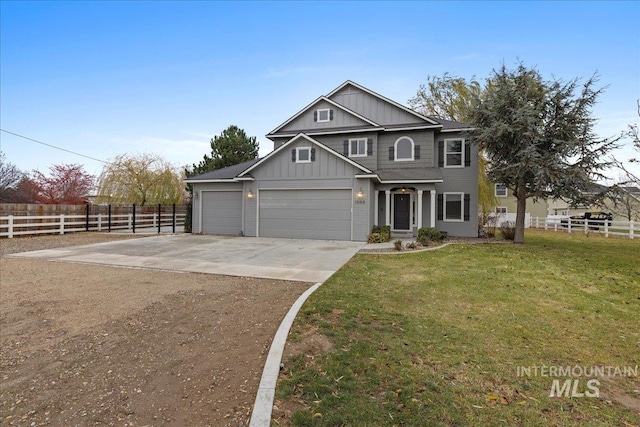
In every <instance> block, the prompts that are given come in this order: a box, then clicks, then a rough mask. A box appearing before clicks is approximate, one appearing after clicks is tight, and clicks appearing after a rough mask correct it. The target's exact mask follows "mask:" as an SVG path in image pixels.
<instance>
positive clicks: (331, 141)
mask: <svg viewBox="0 0 640 427" xmlns="http://www.w3.org/2000/svg"><path fill="white" fill-rule="evenodd" d="M354 138H367V140H371V144H372V146H371V155H368V153H367V156H365V157H359V156H358V157H350V158H351V160H353V161H354V162H356V163H358V164H360V165H362V166H364V167H365V168H367V169H370V170H375V169H377V168H378V133H376V132H366V133H364V132H363V133H353V134H352V133H349V134H343V135H321V136H316V137H314V139H316V140H318V141H319V142H322V143H323V144H324V145H326V146H327V147H329V148H331V149H332V150H334V151H336V152H338V153H340V154H342V155H345V150H344V142H345V141H347V142H348V141H349V140H350V139H354ZM346 153H347V156H345V157H349V156H348V153H349V151H348V148H347V152H346Z"/></svg>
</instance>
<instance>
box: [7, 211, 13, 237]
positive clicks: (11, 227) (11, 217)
mask: <svg viewBox="0 0 640 427" xmlns="http://www.w3.org/2000/svg"><path fill="white" fill-rule="evenodd" d="M7 225H8V226H9V230H8V232H9V235H8V236H7V237H8V238H9V239H13V215H9V223H8V224H7Z"/></svg>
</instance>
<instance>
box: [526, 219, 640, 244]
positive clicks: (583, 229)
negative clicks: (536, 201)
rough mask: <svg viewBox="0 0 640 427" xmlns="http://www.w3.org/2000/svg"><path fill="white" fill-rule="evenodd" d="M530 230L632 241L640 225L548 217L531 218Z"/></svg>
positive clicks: (636, 223)
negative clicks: (620, 238)
mask: <svg viewBox="0 0 640 427" xmlns="http://www.w3.org/2000/svg"><path fill="white" fill-rule="evenodd" d="M531 228H543V229H545V230H554V231H565V232H567V233H584V234H590V233H597V234H603V235H604V236H605V237H610V236H618V237H627V238H629V239H633V238H635V237H640V223H639V222H634V221H608V220H603V219H571V218H567V217H559V216H550V217H546V218H539V217H534V218H531Z"/></svg>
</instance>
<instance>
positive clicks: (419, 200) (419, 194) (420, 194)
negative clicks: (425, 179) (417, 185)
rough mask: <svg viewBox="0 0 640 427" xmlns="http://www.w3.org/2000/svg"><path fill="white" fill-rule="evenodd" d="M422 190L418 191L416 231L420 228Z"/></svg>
mask: <svg viewBox="0 0 640 427" xmlns="http://www.w3.org/2000/svg"><path fill="white" fill-rule="evenodd" d="M422 192H423V191H422V190H418V209H417V211H418V212H416V213H417V214H418V230H420V229H421V228H422Z"/></svg>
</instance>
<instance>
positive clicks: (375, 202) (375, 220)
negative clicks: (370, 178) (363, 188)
mask: <svg viewBox="0 0 640 427" xmlns="http://www.w3.org/2000/svg"><path fill="white" fill-rule="evenodd" d="M378 193H380V191H378V190H375V191H374V192H373V209H374V212H375V213H374V214H373V225H380V224H378Z"/></svg>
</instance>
